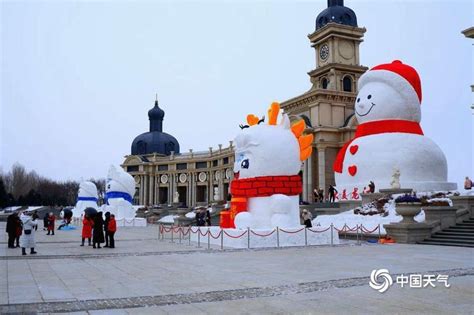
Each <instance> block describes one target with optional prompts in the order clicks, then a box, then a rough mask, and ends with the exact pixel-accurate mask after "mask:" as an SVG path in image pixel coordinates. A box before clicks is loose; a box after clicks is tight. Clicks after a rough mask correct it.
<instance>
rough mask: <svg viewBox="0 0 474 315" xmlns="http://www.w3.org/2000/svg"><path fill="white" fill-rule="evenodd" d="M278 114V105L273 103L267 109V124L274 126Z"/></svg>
mask: <svg viewBox="0 0 474 315" xmlns="http://www.w3.org/2000/svg"><path fill="white" fill-rule="evenodd" d="M279 112H280V104H278V102H273V103H272V105H270V108H269V109H268V124H269V125H276V123H277V118H278V113H279Z"/></svg>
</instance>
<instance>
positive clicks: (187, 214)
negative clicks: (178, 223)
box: [184, 211, 196, 219]
mask: <svg viewBox="0 0 474 315" xmlns="http://www.w3.org/2000/svg"><path fill="white" fill-rule="evenodd" d="M184 216H185V217H186V218H188V219H194V218H196V212H194V211H190V212H188V213H186V214H185V215H184Z"/></svg>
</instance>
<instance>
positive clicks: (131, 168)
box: [127, 165, 138, 172]
mask: <svg viewBox="0 0 474 315" xmlns="http://www.w3.org/2000/svg"><path fill="white" fill-rule="evenodd" d="M127 172H138V165H134V166H127Z"/></svg>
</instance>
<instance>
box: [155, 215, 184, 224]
mask: <svg viewBox="0 0 474 315" xmlns="http://www.w3.org/2000/svg"><path fill="white" fill-rule="evenodd" d="M178 217H179V215H172V214H170V215H166V216H164V217H162V218H161V219H160V220H158V222H159V223H174V219H175V218H178Z"/></svg>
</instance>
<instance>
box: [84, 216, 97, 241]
mask: <svg viewBox="0 0 474 315" xmlns="http://www.w3.org/2000/svg"><path fill="white" fill-rule="evenodd" d="M93 227H94V221H92V219H91V218H90V217H89V215H87V214H86V215H84V219H83V220H82V243H81V246H84V241H85V240H86V238H87V239H88V241H89V246H91V245H92V243H91V239H92V228H93Z"/></svg>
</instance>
